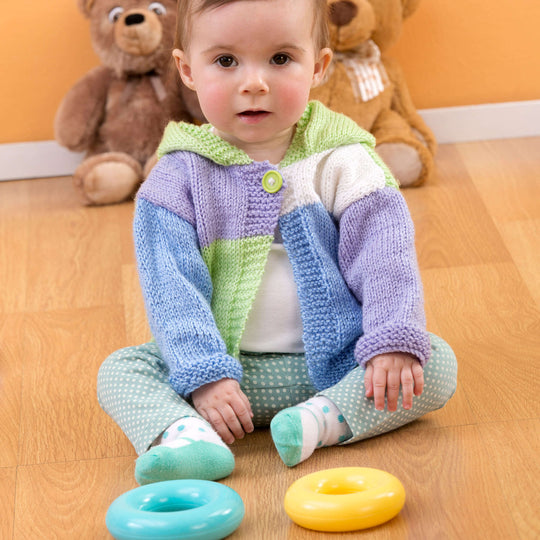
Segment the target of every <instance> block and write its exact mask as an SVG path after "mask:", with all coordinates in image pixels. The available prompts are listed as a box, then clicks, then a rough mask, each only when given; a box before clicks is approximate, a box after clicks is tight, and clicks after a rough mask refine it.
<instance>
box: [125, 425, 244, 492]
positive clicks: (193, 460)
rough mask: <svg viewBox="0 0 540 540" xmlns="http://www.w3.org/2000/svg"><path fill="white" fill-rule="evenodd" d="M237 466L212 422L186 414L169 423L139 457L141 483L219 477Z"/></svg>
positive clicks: (138, 480)
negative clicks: (211, 424)
mask: <svg viewBox="0 0 540 540" xmlns="http://www.w3.org/2000/svg"><path fill="white" fill-rule="evenodd" d="M233 469H234V456H233V454H232V452H231V451H230V450H229V448H228V447H227V445H226V444H225V443H224V442H223V441H222V440H221V438H220V437H219V435H218V434H217V433H216V432H215V431H214V430H213V428H212V426H210V424H209V423H208V422H206V421H204V420H202V419H200V418H193V417H189V416H186V417H184V418H181V419H180V420H177V421H176V422H174V423H173V424H172V425H170V426H169V427H168V428H167V429H166V430H165V431H164V432H163V433H162V434H161V436H160V437H159V438H158V439H157V440H156V441H155V442H154V444H153V445H152V446H151V447H150V449H149V450H148V451H147V452H145V453H144V454H143V455H142V456H140V457H139V458H138V459H137V462H136V464H135V478H136V479H137V482H139V484H141V485H143V484H150V483H152V482H163V481H165V480H180V479H183V478H191V479H198V480H219V479H220V478H225V477H226V476H228V475H229V474H231V472H232V471H233Z"/></svg>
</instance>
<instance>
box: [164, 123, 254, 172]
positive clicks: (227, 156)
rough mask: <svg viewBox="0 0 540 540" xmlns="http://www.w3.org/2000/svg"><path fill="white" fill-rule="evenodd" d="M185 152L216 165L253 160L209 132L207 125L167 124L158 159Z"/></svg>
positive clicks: (244, 162) (245, 162)
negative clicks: (180, 151)
mask: <svg viewBox="0 0 540 540" xmlns="http://www.w3.org/2000/svg"><path fill="white" fill-rule="evenodd" d="M176 150H185V151H187V152H194V153H195V154H200V155H202V156H207V157H209V158H210V159H212V160H213V161H214V162H215V163H217V164H218V165H248V164H249V163H252V162H253V160H252V159H251V158H250V157H249V156H248V155H247V154H246V153H245V152H244V151H243V150H240V149H239V148H236V147H235V146H233V145H232V144H229V143H228V142H227V141H224V140H223V139H222V138H221V137H218V136H217V135H214V134H213V133H212V132H211V131H210V126H209V125H208V124H206V125H204V126H196V125H194V124H187V123H185V122H169V124H168V125H167V127H166V128H165V133H164V135H163V139H162V141H161V144H160V145H159V148H158V152H157V154H158V157H159V158H161V157H163V156H164V155H165V154H167V153H168V152H174V151H176Z"/></svg>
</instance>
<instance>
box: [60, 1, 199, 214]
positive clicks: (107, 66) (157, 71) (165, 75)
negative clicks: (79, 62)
mask: <svg viewBox="0 0 540 540" xmlns="http://www.w3.org/2000/svg"><path fill="white" fill-rule="evenodd" d="M77 3H78V6H79V8H80V10H81V11H82V13H83V14H84V16H85V17H87V18H88V19H89V23H90V32H91V39H92V46H93V48H94V50H95V52H96V53H97V55H98V56H99V58H100V60H101V65H100V66H98V67H96V68H94V69H92V70H91V71H90V72H89V73H87V74H86V75H84V76H83V77H82V78H81V79H80V80H79V81H78V82H77V83H76V84H75V85H74V86H73V87H72V88H71V89H70V90H69V91H68V93H67V94H66V96H65V97H64V99H63V101H62V103H61V104H60V107H59V109H58V111H57V114H56V119H55V137H56V139H57V141H58V142H59V143H60V144H61V145H63V146H65V147H67V148H69V149H70V150H73V151H79V152H85V153H86V159H85V160H84V161H83V162H82V163H81V165H80V166H79V167H78V169H77V170H76V171H75V174H74V183H75V186H76V188H77V190H78V191H79V193H80V194H81V197H82V199H83V200H84V202H85V203H87V204H110V203H116V202H120V201H123V200H125V199H127V198H129V197H131V196H132V195H133V193H134V191H135V190H136V189H137V187H138V186H139V184H140V183H141V182H142V180H143V179H144V178H145V176H146V174H147V173H148V172H149V170H150V168H151V167H152V165H153V164H154V163H155V157H154V156H155V151H156V148H157V146H158V144H159V141H160V140H161V136H162V134H163V129H164V127H165V126H166V124H167V123H168V121H169V120H171V119H172V120H187V121H190V120H191V119H192V115H191V114H190V113H189V112H188V108H189V107H190V106H191V107H192V108H193V110H196V106H195V105H194V104H193V102H192V99H193V97H192V96H191V95H190V91H189V90H187V89H186V88H185V87H183V85H182V84H181V82H180V80H179V78H178V77H177V76H176V70H174V69H173V67H172V61H171V49H172V44H173V39H174V29H175V24H176V7H177V4H176V0H161V1H160V2H159V3H155V2H149V1H148V0H115V1H114V2H113V1H111V0H77Z"/></svg>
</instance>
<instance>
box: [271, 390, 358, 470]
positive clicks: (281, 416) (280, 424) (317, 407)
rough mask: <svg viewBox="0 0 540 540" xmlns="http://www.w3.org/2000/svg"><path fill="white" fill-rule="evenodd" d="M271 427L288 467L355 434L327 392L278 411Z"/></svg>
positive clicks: (282, 457) (278, 449) (276, 444)
mask: <svg viewBox="0 0 540 540" xmlns="http://www.w3.org/2000/svg"><path fill="white" fill-rule="evenodd" d="M270 429H271V431H272V439H273V440H274V444H275V446H276V448H277V451H278V452H279V455H280V457H281V459H282V460H283V462H284V463H285V464H286V465H288V466H289V467H294V466H295V465H298V463H301V462H302V461H304V460H306V459H307V458H308V457H309V456H311V454H313V452H314V451H315V450H316V449H317V448H321V447H323V446H334V445H336V444H338V443H340V442H343V441H346V440H347V439H349V438H350V437H351V436H352V432H351V430H350V428H349V424H347V422H346V421H345V418H344V416H343V415H342V414H341V411H340V410H339V409H338V408H337V407H336V405H335V404H334V402H332V401H330V400H329V399H328V398H326V397H324V396H315V397H313V398H311V399H309V400H307V401H305V402H303V403H300V404H298V405H296V406H295V407H290V408H288V409H284V410H283V411H281V412H279V413H278V414H277V415H276V416H275V417H274V418H273V420H272V422H271V424H270Z"/></svg>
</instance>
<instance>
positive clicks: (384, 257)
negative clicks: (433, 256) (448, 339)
mask: <svg viewBox="0 0 540 540" xmlns="http://www.w3.org/2000/svg"><path fill="white" fill-rule="evenodd" d="M339 262H340V266H341V271H342V273H343V276H344V278H345V280H346V282H347V284H348V286H349V287H350V289H351V290H352V292H353V293H354V295H355V296H356V298H357V299H358V301H359V302H360V303H361V304H362V317H363V330H364V333H363V335H362V336H361V337H360V339H359V340H358V342H357V344H356V349H355V357H356V360H357V361H358V363H359V364H360V365H361V366H365V365H366V363H367V362H368V361H369V360H370V359H371V358H373V357H374V356H376V355H378V354H383V353H389V352H398V351H399V352H407V353H410V354H413V355H414V356H416V357H417V358H418V360H419V361H420V363H421V364H422V366H424V365H425V364H426V363H427V362H428V360H429V356H430V351H431V346H430V340H429V336H428V333H427V332H426V328H425V326H426V322H425V314H424V304H423V291H422V283H421V280H420V273H419V270H418V263H417V259H416V251H415V245H414V226H413V223H412V220H411V217H410V214H409V211H408V208H407V205H406V203H405V200H404V199H403V196H402V195H401V193H400V192H399V191H398V190H397V189H395V188H391V187H386V188H384V189H381V190H378V191H376V192H374V193H372V194H370V195H368V196H366V197H364V198H363V199H361V200H359V201H357V202H355V203H353V204H352V205H351V206H350V207H349V208H348V209H347V210H346V211H345V212H344V213H343V215H342V217H341V220H340V246H339Z"/></svg>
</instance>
